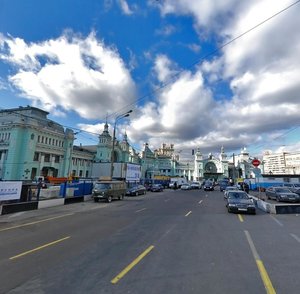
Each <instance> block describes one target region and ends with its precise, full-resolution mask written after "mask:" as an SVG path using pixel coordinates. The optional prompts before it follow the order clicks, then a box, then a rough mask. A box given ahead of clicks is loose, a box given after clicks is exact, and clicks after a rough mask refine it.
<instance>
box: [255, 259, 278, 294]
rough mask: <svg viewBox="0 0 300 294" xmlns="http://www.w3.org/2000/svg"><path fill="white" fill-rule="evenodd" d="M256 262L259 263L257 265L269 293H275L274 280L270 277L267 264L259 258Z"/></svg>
mask: <svg viewBox="0 0 300 294" xmlns="http://www.w3.org/2000/svg"><path fill="white" fill-rule="evenodd" d="M256 264H257V267H258V270H259V273H260V276H261V278H262V280H263V282H264V285H265V288H266V291H267V293H268V294H275V293H276V291H275V289H274V288H273V285H272V282H271V280H270V278H269V275H268V273H267V271H266V269H265V266H264V264H263V262H262V261H261V260H259V259H257V260H256Z"/></svg>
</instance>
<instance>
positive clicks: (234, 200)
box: [226, 190, 256, 214]
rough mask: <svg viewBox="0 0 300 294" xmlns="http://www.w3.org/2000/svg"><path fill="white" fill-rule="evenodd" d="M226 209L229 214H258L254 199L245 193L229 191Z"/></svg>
mask: <svg viewBox="0 0 300 294" xmlns="http://www.w3.org/2000/svg"><path fill="white" fill-rule="evenodd" d="M226 207H227V210H228V212H239V213H240V212H246V213H251V214H256V207H255V203H254V201H253V199H252V198H251V197H249V195H248V194H247V193H246V192H244V191H238V190H235V191H234V190H232V191H229V192H228V194H227V200H226Z"/></svg>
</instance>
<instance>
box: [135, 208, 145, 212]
mask: <svg viewBox="0 0 300 294" xmlns="http://www.w3.org/2000/svg"><path fill="white" fill-rule="evenodd" d="M146 209H147V208H142V209H139V210H136V211H135V212H141V211H143V210H146Z"/></svg>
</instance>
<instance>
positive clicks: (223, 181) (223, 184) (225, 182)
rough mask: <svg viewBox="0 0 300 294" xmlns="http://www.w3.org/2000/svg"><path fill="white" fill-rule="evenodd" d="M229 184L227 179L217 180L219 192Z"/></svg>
mask: <svg viewBox="0 0 300 294" xmlns="http://www.w3.org/2000/svg"><path fill="white" fill-rule="evenodd" d="M228 186H229V181H226V180H222V181H220V182H219V187H220V192H223V191H224V190H225V189H226V187H228Z"/></svg>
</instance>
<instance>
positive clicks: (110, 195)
mask: <svg viewBox="0 0 300 294" xmlns="http://www.w3.org/2000/svg"><path fill="white" fill-rule="evenodd" d="M125 193H126V183H125V182H123V181H98V182H96V183H95V184H94V187H93V190H92V197H93V199H94V201H95V202H99V201H100V200H106V202H108V203H110V202H111V201H112V200H113V199H119V200H123V198H124V196H125Z"/></svg>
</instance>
